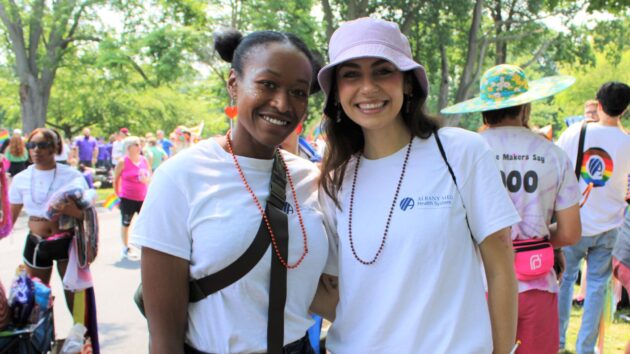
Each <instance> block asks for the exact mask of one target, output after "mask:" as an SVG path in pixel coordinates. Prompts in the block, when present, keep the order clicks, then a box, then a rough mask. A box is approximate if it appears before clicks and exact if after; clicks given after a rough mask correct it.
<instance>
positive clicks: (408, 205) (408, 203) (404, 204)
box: [400, 198, 415, 211]
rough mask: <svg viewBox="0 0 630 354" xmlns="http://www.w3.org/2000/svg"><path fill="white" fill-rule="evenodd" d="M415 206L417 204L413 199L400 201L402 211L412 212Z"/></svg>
mask: <svg viewBox="0 0 630 354" xmlns="http://www.w3.org/2000/svg"><path fill="white" fill-rule="evenodd" d="M414 206H415V202H414V201H413V198H404V199H403V200H401V201H400V209H402V210H403V211H407V209H410V210H411V209H413V207H414Z"/></svg>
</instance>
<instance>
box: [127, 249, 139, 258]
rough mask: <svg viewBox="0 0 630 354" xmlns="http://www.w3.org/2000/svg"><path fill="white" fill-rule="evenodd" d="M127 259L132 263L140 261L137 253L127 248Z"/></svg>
mask: <svg viewBox="0 0 630 354" xmlns="http://www.w3.org/2000/svg"><path fill="white" fill-rule="evenodd" d="M127 259H129V260H132V261H137V260H139V259H140V255H139V254H138V253H136V251H135V250H134V249H133V248H131V247H129V248H127Z"/></svg>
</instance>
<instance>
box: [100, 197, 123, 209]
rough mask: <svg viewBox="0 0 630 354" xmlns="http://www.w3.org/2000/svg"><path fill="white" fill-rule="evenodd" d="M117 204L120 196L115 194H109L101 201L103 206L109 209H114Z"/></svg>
mask: <svg viewBox="0 0 630 354" xmlns="http://www.w3.org/2000/svg"><path fill="white" fill-rule="evenodd" d="M118 204H120V198H118V196H117V195H116V194H110V195H109V196H108V197H107V198H105V201H104V202H103V206H104V207H106V208H107V209H109V210H112V209H114V207H115V206H117V205H118Z"/></svg>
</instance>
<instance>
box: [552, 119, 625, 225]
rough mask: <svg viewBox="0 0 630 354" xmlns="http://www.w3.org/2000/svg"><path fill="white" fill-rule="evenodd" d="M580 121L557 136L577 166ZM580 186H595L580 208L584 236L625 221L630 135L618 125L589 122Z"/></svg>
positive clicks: (583, 188) (582, 188)
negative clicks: (590, 183)
mask: <svg viewBox="0 0 630 354" xmlns="http://www.w3.org/2000/svg"><path fill="white" fill-rule="evenodd" d="M580 128H581V124H574V125H572V126H570V127H569V128H568V129H567V130H566V131H565V132H564V133H562V135H561V136H560V139H559V140H558V145H559V146H560V147H561V148H562V150H564V151H565V152H566V153H567V155H569V159H571V164H572V165H573V166H575V160H576V159H577V149H578V143H579V138H580ZM581 165H582V171H581V176H580V190H581V191H584V190H585V189H586V186H587V184H588V183H589V182H592V183H593V189H592V190H591V193H590V195H589V196H588V199H587V201H586V203H585V204H584V206H583V207H582V208H581V209H580V218H581V219H582V236H595V235H598V234H601V233H602V232H605V231H608V230H612V229H614V228H617V227H619V226H621V224H622V223H623V210H624V208H625V207H626V202H625V200H624V198H625V195H626V191H627V182H628V179H627V178H628V174H629V173H630V136H628V135H627V134H625V133H624V132H622V131H621V129H619V128H617V127H609V126H604V125H601V124H599V123H591V124H588V128H587V129H586V138H585V139H584V158H583V159H582V163H581Z"/></svg>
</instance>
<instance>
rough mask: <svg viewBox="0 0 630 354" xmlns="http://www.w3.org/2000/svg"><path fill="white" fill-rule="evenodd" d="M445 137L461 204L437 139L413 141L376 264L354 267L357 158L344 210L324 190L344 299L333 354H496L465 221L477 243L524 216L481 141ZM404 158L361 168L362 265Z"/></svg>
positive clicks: (375, 242) (358, 225)
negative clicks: (519, 211)
mask: <svg viewBox="0 0 630 354" xmlns="http://www.w3.org/2000/svg"><path fill="white" fill-rule="evenodd" d="M439 135H440V138H441V141H442V143H443V145H444V148H445V151H446V155H447V158H448V160H449V163H450V164H451V166H452V167H453V170H454V173H455V176H456V177H457V183H458V184H459V187H460V189H461V193H462V194H461V197H460V194H459V193H458V191H457V188H456V187H455V184H454V183H453V180H452V178H451V175H450V174H449V172H448V169H447V167H446V164H445V163H444V160H443V159H442V157H441V155H440V152H439V150H438V147H437V143H436V141H435V137H434V136H431V137H430V138H429V139H426V140H422V139H419V138H415V139H414V140H413V146H412V149H411V154H410V157H409V162H408V164H407V171H406V173H405V176H404V180H403V183H402V186H401V189H400V194H399V197H398V201H397V205H396V207H395V210H394V213H393V216H392V219H391V223H390V225H389V234H388V236H387V241H386V243H385V246H384V248H383V251H382V253H381V255H380V257H379V258H378V260H377V261H376V263H374V264H372V265H369V266H365V265H363V264H361V263H359V262H358V261H357V260H356V259H355V258H354V256H353V254H352V250H351V248H350V243H349V238H348V206H349V196H350V190H351V187H352V179H353V176H354V169H355V164H356V158H353V159H352V160H351V161H350V162H349V163H348V167H347V170H346V175H345V178H344V181H343V185H342V188H341V191H340V193H339V201H340V203H341V205H342V210H339V209H337V208H335V207H334V204H333V203H332V201H331V199H330V198H329V197H328V195H326V194H325V193H324V192H323V191H320V197H321V198H322V200H323V203H325V209H324V210H325V211H326V217H327V219H328V220H327V222H328V225H330V226H331V227H332V230H330V231H329V235H331V236H332V237H331V253H330V255H329V259H328V262H327V265H326V270H325V271H324V272H325V273H328V274H333V275H339V293H340V296H341V299H340V301H339V304H338V306H337V316H336V319H335V322H334V323H333V325H332V327H331V329H330V330H329V332H328V338H327V340H326V347H327V349H330V350H331V352H332V353H334V354H346V353H348V354H354V353H362V354H369V353H374V354H377V353H378V354H382V353H397V354H405V353H409V354H415V353H490V352H492V332H491V327H490V315H489V311H488V305H487V301H486V298H485V290H484V284H483V279H482V273H481V271H480V269H481V261H480V258H479V256H478V255H477V253H476V249H475V247H474V245H475V244H474V243H473V239H472V238H471V235H470V232H469V230H468V227H467V226H466V220H465V216H466V214H468V218H469V221H470V227H471V228H472V231H473V234H474V238H475V242H476V243H481V242H483V240H484V239H485V238H486V237H487V236H489V235H490V234H492V233H494V232H496V231H498V230H500V229H502V228H505V227H508V226H510V225H513V224H515V223H517V222H518V221H519V216H518V213H517V212H516V210H515V209H514V206H513V205H512V202H511V200H510V198H509V197H508V195H507V192H506V191H505V188H503V185H502V183H501V178H500V175H499V171H498V170H497V166H496V163H495V161H494V154H493V153H492V151H491V150H490V148H489V147H488V145H487V144H486V143H485V142H484V141H483V139H482V138H481V137H480V136H479V135H478V134H476V133H472V132H468V131H465V130H462V129H458V128H443V129H440V131H439ZM406 150H407V147H404V148H402V149H401V150H400V151H398V152H396V153H394V154H392V155H390V156H387V157H385V158H381V159H377V160H368V159H366V158H362V159H361V162H360V166H359V171H358V177H357V181H356V191H355V196H354V203H353V220H352V234H353V240H354V246H355V249H356V252H357V254H358V255H359V256H360V257H361V258H362V259H364V260H371V259H372V257H374V255H375V254H376V251H377V250H378V248H379V245H380V243H381V239H382V237H383V231H384V229H385V224H386V220H387V215H388V213H389V209H390V206H391V204H392V200H393V198H394V193H395V190H396V185H397V183H398V180H399V178H400V174H401V168H402V164H403V161H404V157H405V153H406ZM462 198H463V200H464V205H465V207H466V210H464V208H462Z"/></svg>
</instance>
